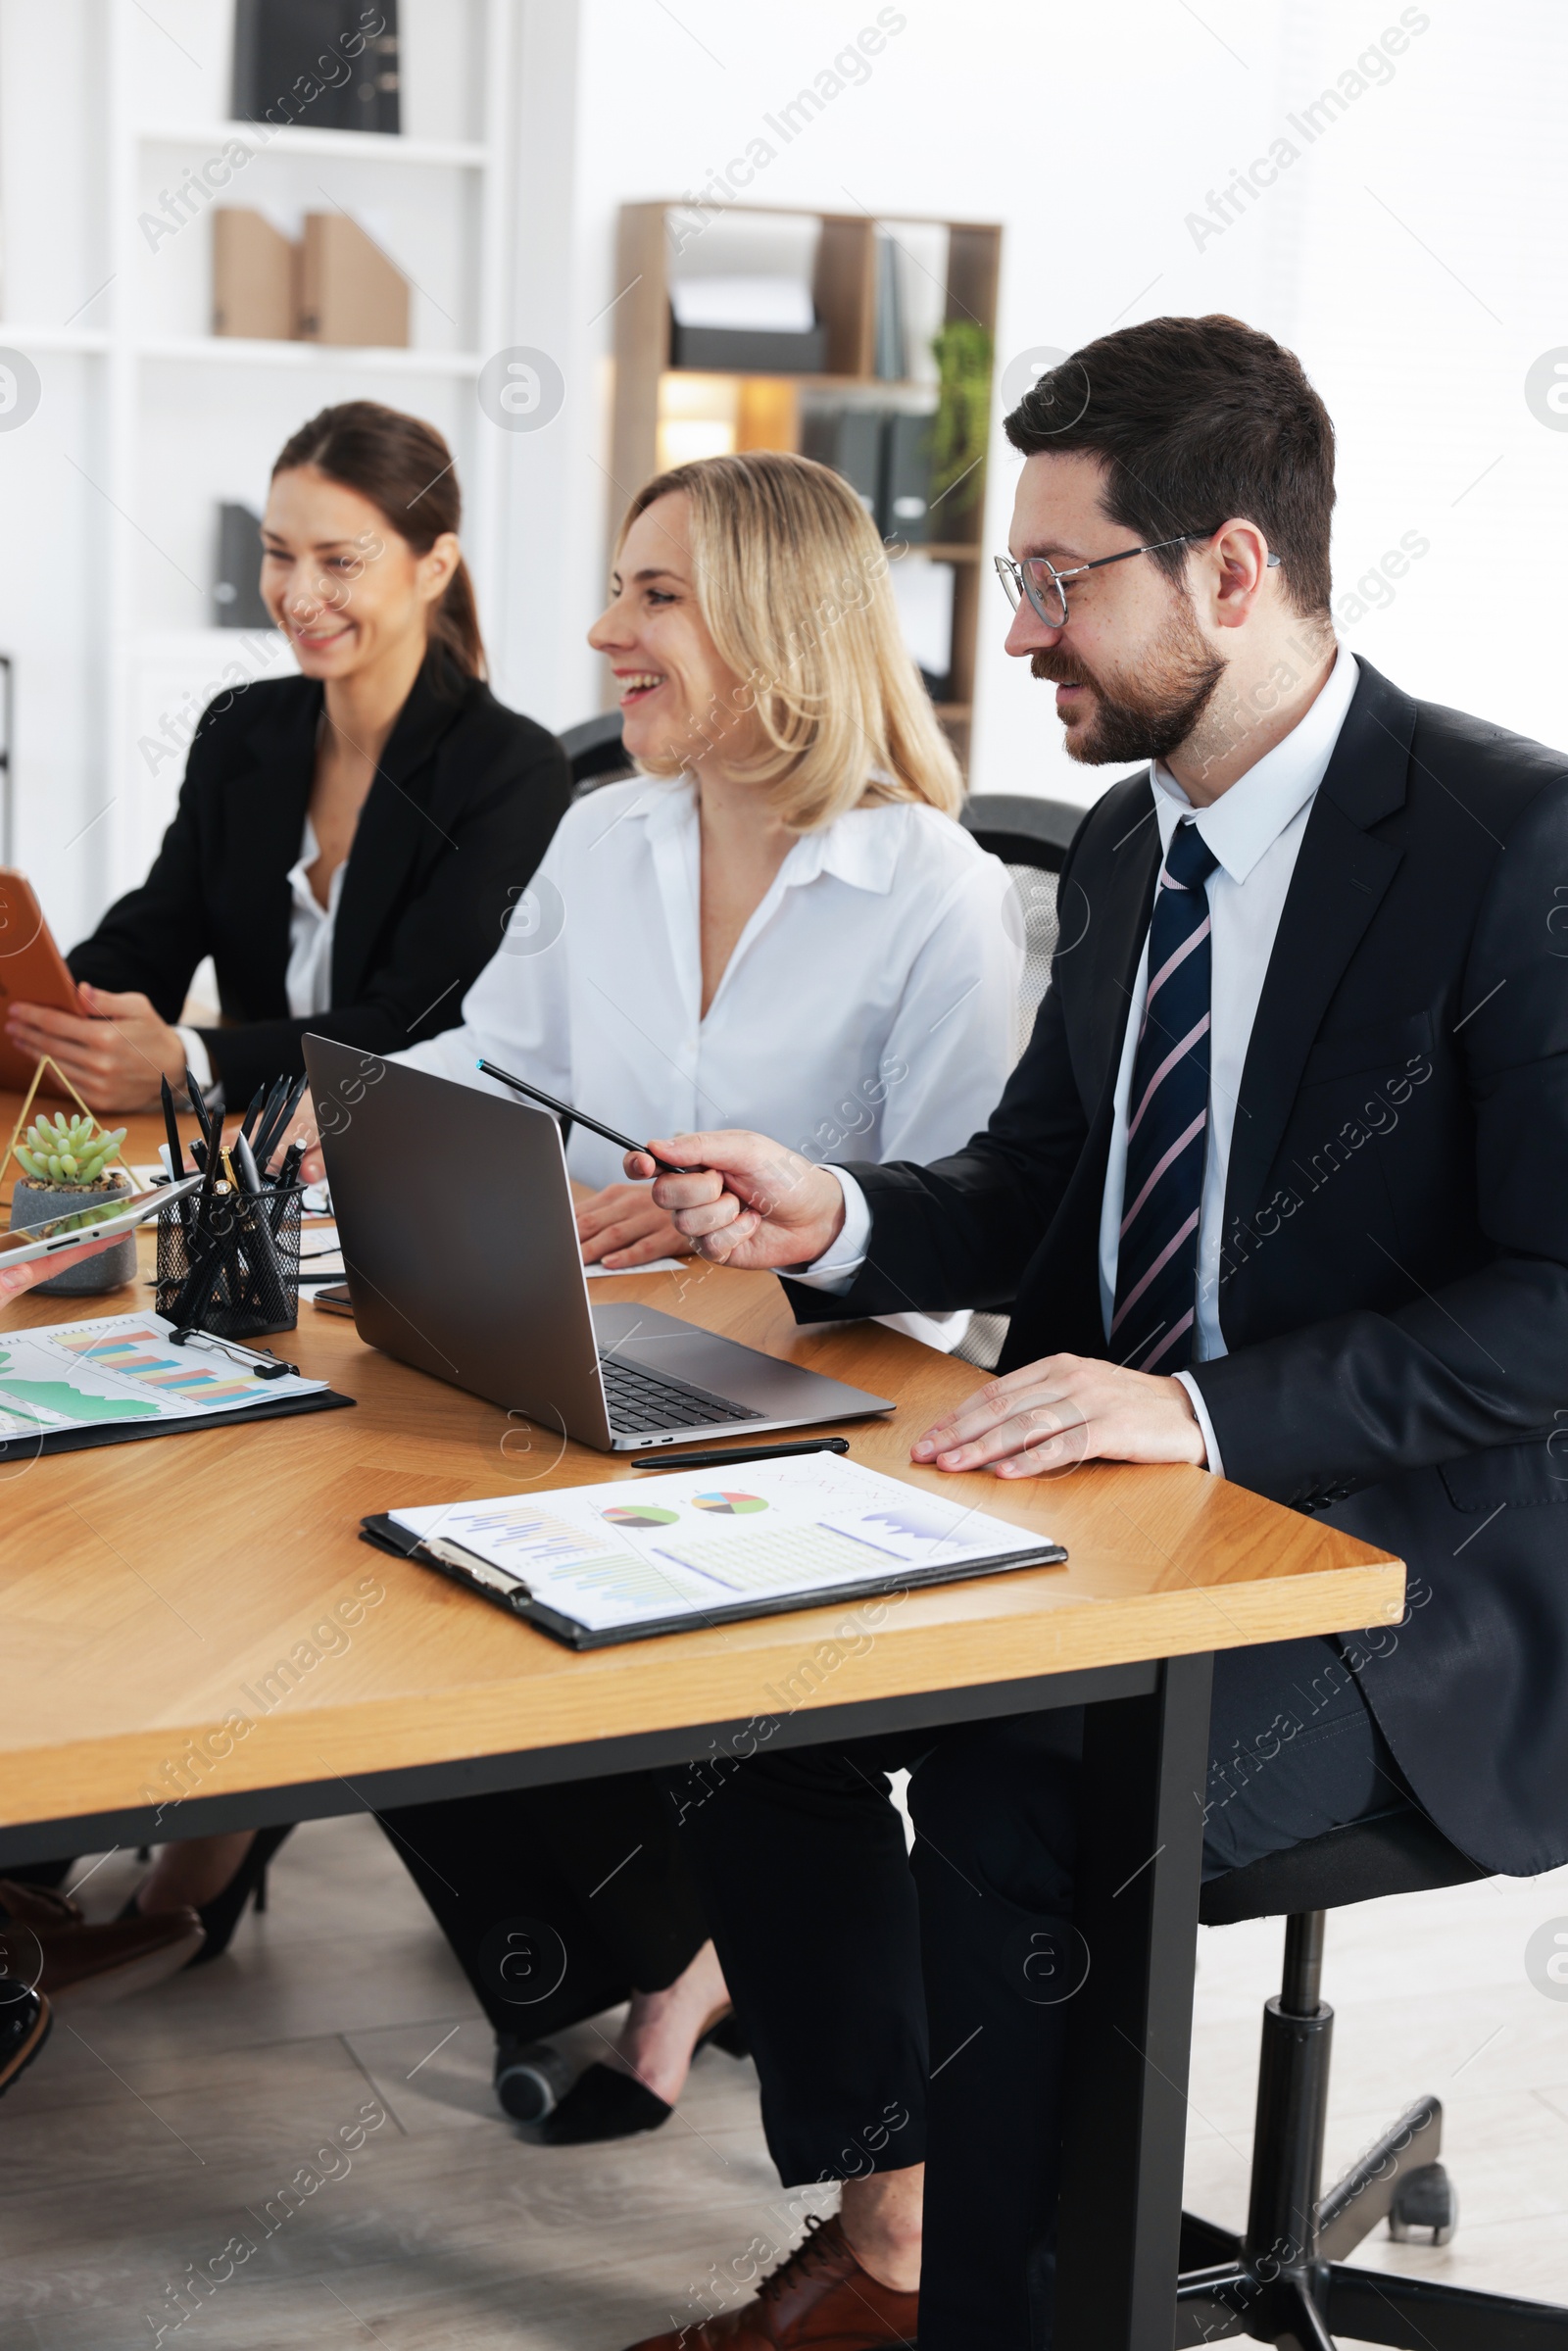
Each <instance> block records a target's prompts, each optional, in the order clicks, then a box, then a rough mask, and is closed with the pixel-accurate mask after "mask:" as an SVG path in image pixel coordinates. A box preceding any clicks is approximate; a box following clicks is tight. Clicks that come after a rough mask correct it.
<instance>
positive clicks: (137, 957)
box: [67, 657, 569, 1107]
mask: <svg viewBox="0 0 1568 2351" xmlns="http://www.w3.org/2000/svg"><path fill="white" fill-rule="evenodd" d="M321 701H322V695H321V687H320V685H319V683H318V682H316V681H315V680H313V679H310V678H304V677H290V678H274V679H264V680H260V681H258V682H257V683H256V684H254V685H250V686H245V687H242V688H240V689H239V690H238V691H236V692H235V693H233V694H225V695H222V696H221V697H220V699H219V700H218V701H217V702H215V703H213V704H211V705H210V706H209V708H208V709H207V710H205V711H204V712H203V714H202V720H201V724H200V726H199V727H198V728H197V731H196V737H195V740H194V742H193V743H192V745H191V750H190V758H189V759H188V761H187V763H186V768H185V781H184V783H183V785H182V786H181V788H180V795H179V807H178V808H177V810H176V812H175V815H174V820H173V822H172V824H171V825H170V827H169V830H168V832H167V833H166V834H165V835H164V840H163V846H162V848H161V849H160V850H159V853H158V856H157V858H156V860H155V861H154V864H153V868H152V871H151V872H150V873H149V874H148V876H147V879H146V880H145V882H143V883H142V885H141V887H140V889H139V890H132V891H130V892H129V893H128V894H127V896H125V897H124V898H122V899H121V900H119V901H118V903H117V904H116V905H114V906H111V907H110V909H109V911H108V913H107V914H106V915H105V916H104V918H103V920H102V922H100V924H99V925H98V928H97V929H96V930H95V931H94V932H93V934H92V937H91V938H90V939H84V940H83V941H82V943H81V945H80V946H79V947H77V948H76V949H74V950H73V953H72V955H70V956H69V957H68V958H67V959H68V961H69V962H70V965H71V968H72V970H73V973H74V974H75V976H76V978H77V979H78V980H88V981H91V982H92V984H93V985H94V986H96V987H99V988H109V989H115V990H132V989H136V990H140V991H141V992H142V993H143V994H144V995H146V996H147V997H149V998H150V999H151V1001H152V1003H153V1004H154V1005H155V1006H156V1008H157V1009H158V1011H159V1012H160V1013H161V1014H162V1016H163V1017H164V1019H165V1020H168V1021H170V1022H174V1021H177V1020H178V1018H179V1013H180V1007H181V1005H182V1004H184V1001H185V992H186V990H187V988H188V987H189V985H190V981H191V975H192V974H193V972H194V971H195V969H196V966H197V965H198V964H199V963H200V962H201V960H202V957H203V956H204V955H211V956H212V958H213V961H214V964H215V966H216V967H217V972H218V990H219V1001H220V1004H221V1007H222V1015H223V1026H222V1027H221V1028H216V1029H203V1030H202V1031H201V1034H202V1037H203V1038H204V1040H205V1042H206V1045H207V1049H208V1052H209V1053H211V1055H212V1061H213V1069H214V1073H215V1075H217V1076H218V1077H221V1080H222V1082H223V1091H224V1095H225V1098H226V1100H227V1102H228V1103H229V1105H230V1107H240V1106H243V1104H244V1103H245V1102H248V1101H249V1099H250V1097H251V1096H252V1095H253V1094H254V1093H255V1091H256V1089H257V1087H258V1086H259V1085H260V1084H262V1082H263V1081H264V1079H267V1078H270V1077H274V1076H276V1075H278V1074H279V1073H281V1072H282V1071H284V1070H288V1071H294V1072H297V1071H299V1070H301V1069H303V1067H304V1059H303V1055H302V1051H301V1039H302V1038H303V1037H304V1035H305V1033H306V1031H307V1030H314V1031H315V1032H316V1033H317V1034H318V1035H319V1036H323V1037H334V1038H336V1039H338V1040H339V1041H340V1042H341V1043H342V1044H344V1045H359V1046H363V1047H364V1048H365V1049H366V1050H367V1051H368V1052H370V1053H396V1052H397V1051H398V1050H399V1049H400V1048H401V1047H403V1046H406V1045H413V1044H416V1043H417V1041H418V1040H419V1039H420V1038H423V1037H433V1036H436V1035H438V1034H439V1032H440V1031H441V1030H442V1029H449V1028H454V1027H456V1025H457V1021H458V1014H459V1008H460V1006H461V1005H462V1003H463V999H464V997H465V995H466V993H467V990H468V988H469V987H470V985H471V984H472V982H473V981H474V980H475V979H477V977H478V975H479V973H480V972H481V971H482V970H483V969H484V966H485V965H486V963H488V962H489V960H490V957H491V956H492V955H494V954H495V952H496V949H497V947H498V946H499V944H500V941H501V934H502V929H503V927H504V925H505V922H506V918H507V915H508V914H509V912H510V911H511V908H512V906H513V905H514V903H515V900H516V898H517V896H518V894H519V893H520V892H521V891H522V890H523V889H524V888H525V887H526V885H527V883H528V881H529V879H530V878H531V876H532V874H533V870H534V867H535V866H536V865H537V864H538V862H539V859H540V858H541V857H543V855H544V853H545V850H546V848H547V846H548V845H549V841H550V836H551V834H552V833H553V832H554V831H555V829H556V825H557V823H558V822H559V820H560V818H561V816H562V814H563V812H564V809H565V807H566V803H567V800H568V797H569V777H568V771H567V766H566V758H565V754H564V752H563V750H562V748H561V746H560V744H559V743H558V742H557V741H556V739H555V737H554V735H550V734H547V733H546V732H545V730H544V728H543V727H541V726H535V724H534V723H533V721H532V719H531V718H523V717H519V716H518V714H517V712H516V711H515V710H507V709H505V708H504V707H503V705H502V704H500V703H499V702H497V700H496V698H495V696H494V695H493V694H492V693H491V692H490V689H489V687H488V686H485V685H483V684H481V683H480V682H479V681H478V680H477V679H471V678H466V677H464V676H463V675H461V673H459V672H458V671H457V670H456V669H454V668H453V667H452V666H451V665H450V664H447V663H444V662H441V661H439V659H438V657H432V660H431V661H428V662H427V663H426V665H425V667H424V669H423V670H421V672H420V674H419V676H418V678H417V680H416V682H415V685H414V689H413V691H412V692H411V694H410V696H409V699H408V701H407V702H406V703H405V704H404V706H403V708H402V710H400V711H399V713H398V718H397V723H396V725H395V726H394V727H393V729H392V733H391V735H390V737H389V738H388V741H387V746H386V749H385V751H384V752H383V753H382V755H381V763H380V765H379V767H378V768H377V770H376V774H375V780H374V782H373V783H372V784H371V786H370V790H369V793H368V797H367V799H366V803H365V807H364V808H363V809H362V811H361V814H360V821H359V829H358V830H357V832H356V833H355V836H354V846H353V849H352V850H351V852H350V854H349V860H348V870H347V872H346V873H345V875H344V877H343V890H342V895H341V897H340V899H339V902H338V914H337V925H336V929H335V931H334V933H333V939H332V1007H331V1009H330V1011H326V1012H320V1013H317V1014H316V1015H314V1016H313V1017H312V1018H311V1019H308V1020H296V1019H295V1018H294V1017H293V1016H292V1015H291V1014H290V1012H289V1008H288V996H287V992H286V989H285V985H284V982H285V977H286V974H287V970H288V956H289V916H290V910H291V900H290V893H289V886H288V876H289V871H290V868H291V867H292V866H293V865H294V864H295V863H296V862H297V860H298V857H299V854H300V841H301V837H302V835H303V832H304V826H305V810H306V804H307V802H308V801H309V798H310V791H311V778H312V774H313V772H314V768H315V763H316V740H317V728H318V724H319V718H320V713H321Z"/></svg>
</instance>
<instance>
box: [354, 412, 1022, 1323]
mask: <svg viewBox="0 0 1568 2351" xmlns="http://www.w3.org/2000/svg"><path fill="white" fill-rule="evenodd" d="M886 574H887V557H886V554H885V552H884V550H883V548H882V545H881V542H880V541H879V539H878V538H877V535H876V532H875V529H874V527H873V526H872V524H871V522H870V520H869V519H868V517H867V516H866V514H865V512H864V510H863V508H862V507H861V505H860V503H859V501H858V498H857V497H856V496H855V494H854V492H853V491H852V490H851V489H850V488H849V487H848V485H847V484H846V483H845V482H844V481H843V479H842V478H841V477H840V476H839V475H838V474H836V473H834V472H832V471H830V470H829V469H828V468H827V467H826V466H822V465H812V464H810V463H809V461H807V460H805V459H802V458H796V457H787V456H780V455H778V454H776V453H773V452H755V453H752V454H749V455H746V456H741V457H732V458H710V459H706V460H704V461H702V462H701V463H700V464H697V465H683V466H681V467H679V468H677V469H676V470H675V471H674V472H671V473H666V474H661V475H659V476H658V477H656V478H655V479H654V480H653V481H651V482H649V483H648V484H647V486H646V487H645V488H644V489H643V490H642V491H640V492H639V494H638V496H637V497H636V498H635V499H634V500H633V501H632V505H631V509H630V512H629V514H628V515H627V518H626V521H625V524H624V525H623V528H622V534H621V540H620V544H619V547H618V549H617V553H616V560H615V569H614V572H613V580H612V602H611V605H610V608H609V610H608V611H607V612H605V614H604V615H603V617H602V618H601V619H600V620H599V621H597V622H596V624H595V626H594V627H593V629H592V630H591V631H590V632H589V641H590V643H592V644H593V645H594V646H595V647H596V648H597V649H598V650H599V651H600V652H602V653H604V654H605V655H606V656H607V658H608V659H609V661H610V663H611V667H612V669H613V674H614V677H615V681H616V685H617V688H618V692H619V701H620V707H621V710H622V740H623V743H624V745H625V748H626V750H627V752H628V753H629V754H630V755H631V757H632V758H633V759H635V760H636V762H637V764H638V766H639V768H640V769H641V771H642V772H641V773H640V774H639V775H638V776H637V777H636V778H634V779H633V780H632V781H631V782H628V783H622V784H615V785H610V786H607V787H605V788H603V789H602V790H600V791H597V792H595V793H592V794H591V795H589V796H588V797H587V798H586V799H584V800H582V801H579V802H578V803H577V805H576V806H575V807H574V808H571V809H570V810H569V812H568V813H567V815H566V816H565V817H564V819H563V820H562V823H561V825H560V826H559V828H558V830H557V832H556V835H555V838H554V840H553V842H552V844H551V847H550V849H549V851H548V852H547V853H546V856H545V857H544V860H543V862H542V863H541V865H540V867H539V869H538V872H537V873H536V875H535V877H534V880H533V882H532V884H531V885H530V887H529V889H528V891H527V892H526V893H525V894H524V895H523V897H522V898H521V899H520V901H519V903H518V906H517V908H516V910H515V913H514V915H513V917H512V921H511V923H510V926H509V928H508V931H507V935H506V937H505V938H504V939H503V941H502V943H501V949H500V952H499V953H498V954H497V955H495V957H494V958H493V960H492V961H491V963H490V964H489V966H488V967H487V969H486V970H485V971H484V972H483V973H482V974H481V976H480V978H479V979H478V980H477V981H476V982H475V983H474V985H473V987H472V988H471V989H470V990H469V992H468V995H467V998H466V1001H465V1003H464V1005H463V1025H462V1026H461V1027H459V1028H455V1029H452V1030H450V1031H448V1032H447V1033H446V1034H445V1035H443V1036H439V1037H435V1038H432V1039H430V1040H429V1041H428V1042H427V1043H425V1044H423V1045H419V1046H416V1047H414V1048H412V1049H411V1050H409V1051H408V1052H406V1053H401V1054H398V1055H397V1056H395V1057H396V1058H398V1059H400V1060H404V1061H407V1062H410V1063H412V1064H413V1065H414V1066H416V1067H417V1068H421V1069H427V1070H431V1071H434V1072H436V1073H437V1074H439V1075H441V1076H445V1077H450V1078H454V1079H457V1080H459V1081H460V1082H461V1083H463V1084H465V1085H474V1084H477V1085H485V1084H488V1082H489V1081H487V1080H484V1079H482V1078H480V1077H479V1075H478V1072H477V1070H476V1069H475V1066H474V1064H475V1062H476V1061H477V1060H478V1059H479V1058H481V1057H483V1058H486V1059H489V1060H494V1061H497V1062H499V1063H500V1064H501V1065H502V1066H503V1067H505V1068H510V1069H514V1070H515V1071H516V1072H517V1073H518V1074H519V1075H520V1076H523V1077H528V1078H531V1079H532V1080H533V1081H534V1082H535V1083H536V1084H537V1085H540V1086H542V1087H544V1088H545V1089H546V1091H547V1092H549V1093H552V1094H555V1095H558V1096H561V1097H564V1099H565V1100H567V1101H574V1102H581V1103H582V1105H583V1107H584V1108H585V1109H591V1110H592V1111H593V1112H594V1113H595V1115H596V1116H598V1117H599V1118H602V1119H605V1120H607V1121H608V1122H609V1123H610V1124H611V1125H613V1126H618V1127H619V1128H621V1129H622V1131H623V1132H628V1133H632V1134H656V1133H657V1134H673V1133H676V1132H679V1131H682V1130H685V1129H689V1128H692V1127H711V1126H712V1125H714V1124H715V1123H718V1122H719V1120H720V1119H722V1121H723V1123H725V1124H730V1123H734V1122H742V1123H746V1124H756V1123H757V1122H758V1120H759V1118H760V1113H761V1111H762V1108H763V1107H764V1105H765V1106H766V1108H767V1109H768V1110H770V1111H771V1114H772V1117H773V1120H774V1122H775V1123H774V1124H773V1125H772V1126H771V1127H762V1128H761V1129H760V1131H761V1132H763V1133H774V1134H780V1135H785V1136H787V1137H788V1138H789V1140H790V1142H791V1143H793V1144H794V1145H795V1146H796V1148H797V1149H799V1150H800V1151H804V1152H806V1153H807V1154H809V1155H810V1156H812V1157H817V1158H828V1157H831V1156H833V1155H835V1154H836V1153H837V1152H839V1151H841V1150H842V1149H844V1148H845V1147H846V1146H848V1147H849V1148H851V1149H852V1150H853V1152H854V1155H855V1156H856V1157H858V1158H874V1159H888V1158H912V1157H918V1156H919V1155H921V1154H922V1153H936V1154H939V1155H940V1154H941V1153H942V1152H945V1151H954V1150H956V1148H957V1147H958V1145H959V1144H961V1143H962V1142H964V1141H965V1140H966V1139H967V1138H968V1136H969V1135H971V1134H972V1133H973V1132H974V1131H975V1129H976V1128H977V1127H980V1126H982V1125H983V1124H984V1123H985V1120H986V1118H987V1117H988V1116H989V1114H990V1111H991V1109H992V1107H993V1105H994V1103H995V1102H996V1100H997V1098H998V1096H999V1095H1000V1093H1001V1091H1002V1087H1003V1083H1004V1081H1005V1077H1006V1074H1007V1064H1008V1058H1009V1053H1008V1040H1009V1036H1010V1020H1011V1007H1012V1002H1013V996H1014V993H1015V989H1016V986H1017V979H1018V971H1019V950H1018V947H1017V944H1016V935H1017V926H1016V925H1009V924H1008V923H1007V921H1006V920H1005V896H1006V889H1007V882H1006V876H1005V872H1004V870H1003V868H1002V867H1001V866H1000V865H999V864H998V863H997V861H996V859H995V858H993V857H987V856H986V855H984V854H983V853H982V852H981V851H980V850H979V849H977V848H976V847H975V845H974V843H973V841H972V840H971V839H970V837H969V835H968V834H967V833H965V832H964V831H963V829H962V827H961V826H960V825H959V824H957V823H956V821H955V819H956V813H957V809H958V806H959V802H960V799H961V794H962V785H961V782H960V779H959V775H958V771H957V767H956V762H955V760H954V758H953V754H952V752H951V751H950V750H949V748H948V744H947V741H946V739H945V737H944V736H943V734H942V731H941V729H940V727H939V726H938V724H937V722H936V718H935V716H934V714H933V712H932V710H931V706H930V703H929V702H928V700H927V698H926V696H925V694H924V692H923V690H922V689H921V686H920V683H919V679H918V676H917V673H916V671H915V669H914V665H913V663H912V662H911V661H910V660H909V657H908V655H907V652H906V651H905V648H904V645H903V641H902V638H901V635H900V631H899V624H898V617H897V612H896V610H895V607H894V602H893V597H892V594H891V592H890V589H889V586H888V582H887V576H886ZM495 1091H498V1092H499V1091H501V1090H500V1089H499V1088H497V1089H495ZM567 1163H568V1165H569V1167H570V1170H571V1173H572V1175H573V1176H575V1177H576V1178H577V1179H578V1180H579V1181H580V1182H582V1183H585V1184H591V1185H594V1186H595V1187H596V1188H597V1189H596V1190H595V1192H594V1194H593V1196H592V1197H591V1198H590V1199H588V1200H585V1201H584V1202H583V1203H582V1205H581V1208H580V1212H579V1217H578V1229H579V1232H580V1234H581V1237H582V1245H583V1254H584V1256H585V1257H586V1258H587V1259H588V1261H589V1262H590V1263H594V1262H602V1263H603V1264H604V1265H605V1266H606V1267H607V1269H609V1268H613V1269H621V1268H625V1267H630V1266H634V1265H637V1264H640V1263H643V1262H646V1261H647V1260H648V1259H650V1258H653V1257H659V1256H662V1255H665V1254H667V1253H670V1252H671V1251H676V1250H679V1249H682V1248H683V1247H684V1244H683V1243H682V1241H681V1239H680V1236H679V1235H678V1234H677V1233H676V1231H675V1229H674V1227H673V1226H672V1225H671V1224H670V1222H669V1220H668V1219H667V1218H666V1217H665V1216H664V1215H663V1213H662V1211H661V1210H660V1209H658V1208H656V1207H655V1206H654V1204H653V1201H652V1199H651V1197H650V1188H649V1187H648V1186H646V1185H633V1184H627V1183H625V1182H624V1181H622V1180H621V1177H620V1166H619V1155H618V1153H617V1152H616V1151H615V1150H614V1148H613V1146H612V1145H610V1144H607V1143H604V1142H602V1141H601V1140H600V1139H599V1138H598V1137H597V1136H594V1135H590V1134H589V1133H587V1132H586V1131H585V1130H584V1129H582V1128H577V1129H576V1130H575V1131H574V1132H573V1134H572V1136H571V1138H570V1141H569V1144H568V1147H567ZM963 1321H964V1318H963V1317H961V1316H953V1317H949V1318H947V1322H946V1325H945V1327H944V1326H942V1325H939V1324H937V1323H934V1322H933V1321H932V1320H931V1319H930V1318H923V1317H922V1318H919V1320H918V1321H917V1323H916V1324H915V1326H914V1327H915V1328H916V1330H917V1334H918V1335H919V1336H921V1337H924V1338H927V1339H935V1340H936V1341H937V1343H938V1344H940V1345H943V1346H947V1347H952V1346H954V1345H956V1341H957V1339H958V1337H959V1336H960V1335H961V1331H962V1328H963Z"/></svg>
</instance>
